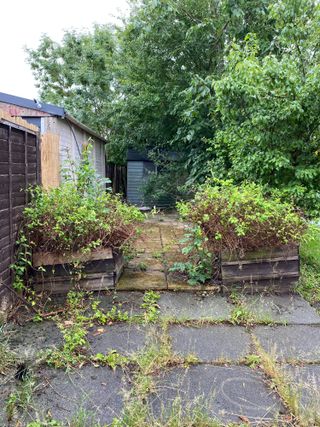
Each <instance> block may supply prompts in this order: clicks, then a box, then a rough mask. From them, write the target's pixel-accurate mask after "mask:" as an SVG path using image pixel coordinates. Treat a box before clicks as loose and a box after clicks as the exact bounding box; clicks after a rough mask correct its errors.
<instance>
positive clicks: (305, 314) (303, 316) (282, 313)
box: [245, 295, 320, 325]
mask: <svg viewBox="0 0 320 427" xmlns="http://www.w3.org/2000/svg"><path fill="white" fill-rule="evenodd" d="M245 304H246V305H247V307H248V308H249V310H250V311H251V312H252V313H254V314H255V316H256V317H257V318H258V319H260V320H266V319H270V320H273V321H276V322H286V323H288V324H305V325H308V324H320V316H319V315H318V313H317V311H316V310H315V309H314V308H313V307H311V306H310V304H309V303H308V302H307V301H306V300H304V299H303V298H301V297H300V296H299V295H271V296H264V295H252V296H246V297H245Z"/></svg>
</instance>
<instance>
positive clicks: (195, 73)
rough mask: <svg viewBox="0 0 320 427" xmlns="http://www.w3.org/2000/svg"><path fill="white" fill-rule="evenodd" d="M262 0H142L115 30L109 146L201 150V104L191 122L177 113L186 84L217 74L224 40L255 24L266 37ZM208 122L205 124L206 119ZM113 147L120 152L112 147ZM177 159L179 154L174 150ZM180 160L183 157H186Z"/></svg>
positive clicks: (265, 1)
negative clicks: (114, 81) (115, 95)
mask: <svg viewBox="0 0 320 427" xmlns="http://www.w3.org/2000/svg"><path fill="white" fill-rule="evenodd" d="M269 4H270V0H177V1H171V0H157V1H153V0H143V1H142V2H140V3H139V5H138V6H135V7H133V9H132V13H131V16H130V17H129V19H128V21H127V23H126V26H125V28H124V30H123V31H121V32H120V33H119V55H118V56H117V65H118V66H117V87H116V89H117V93H118V98H117V101H116V102H115V103H114V111H115V113H114V115H113V118H114V120H113V123H112V127H111V135H110V138H111V141H112V143H113V148H114V150H112V152H113V153H116V155H117V156H118V155H119V148H121V147H123V148H125V147H127V146H128V145H130V146H134V147H137V148H140V147H143V148H144V149H148V148H155V147H158V148H159V147H162V148H166V149H171V150H174V151H179V152H180V153H186V155H185V156H184V157H185V159H184V160H187V159H188V158H190V157H189V156H190V153H192V158H193V159H194V158H195V156H194V155H193V154H196V155H200V157H201V155H202V153H203V147H201V146H199V145H200V144H199V138H203V137H206V136H207V135H211V134H212V132H211V131H210V130H209V129H208V123H207V114H208V110H207V108H205V106H202V107H201V115H199V116H198V117H197V123H196V124H195V123H193V125H194V126H190V125H191V123H190V122H188V120H186V118H185V112H186V113H188V111H189V108H190V105H189V102H188V100H187V99H186V98H185V95H184V91H186V90H187V89H188V88H189V87H190V86H191V85H192V82H193V81H195V80H199V79H200V80H201V79H205V78H206V77H207V76H209V75H215V76H216V75H220V74H221V72H222V71H223V69H224V51H225V48H226V45H227V43H228V42H229V40H232V39H233V38H234V37H235V38H242V37H243V35H245V34H246V33H247V32H248V31H256V32H257V33H258V34H259V36H260V37H261V39H262V40H265V44H266V45H268V44H269V39H270V38H271V36H270V31H272V30H273V28H272V26H271V24H270V17H269V15H268V5H269ZM209 126H210V128H211V124H210V125H209ZM120 154H121V153H120ZM182 159H183V156H182ZM187 165H188V164H187Z"/></svg>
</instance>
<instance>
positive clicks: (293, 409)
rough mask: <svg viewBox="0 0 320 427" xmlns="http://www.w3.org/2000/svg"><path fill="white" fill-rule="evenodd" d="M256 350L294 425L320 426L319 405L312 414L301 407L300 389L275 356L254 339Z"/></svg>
mask: <svg viewBox="0 0 320 427" xmlns="http://www.w3.org/2000/svg"><path fill="white" fill-rule="evenodd" d="M252 338H253V342H254V346H255V349H256V356H257V358H259V362H258V359H256V360H257V362H258V363H259V366H260V367H261V368H262V370H263V371H264V372H265V374H266V375H267V377H268V378H269V382H270V385H271V387H272V388H274V389H276V391H277V392H278V394H279V396H280V397H281V399H282V401H283V402H284V404H285V406H286V407H287V409H288V410H289V412H290V414H291V415H292V419H293V425H298V426H300V427H309V426H317V425H320V413H319V408H318V405H317V407H316V411H312V412H310V411H309V410H304V409H303V408H302V407H301V403H300V395H301V390H299V387H298V386H297V385H296V384H294V383H293V382H292V381H290V380H289V379H288V373H286V372H285V371H284V370H283V369H282V368H281V366H279V364H277V362H276V357H275V354H269V353H267V352H266V351H265V350H264V349H263V348H262V346H261V345H260V342H259V340H258V339H257V338H256V337H254V336H253V337H252Z"/></svg>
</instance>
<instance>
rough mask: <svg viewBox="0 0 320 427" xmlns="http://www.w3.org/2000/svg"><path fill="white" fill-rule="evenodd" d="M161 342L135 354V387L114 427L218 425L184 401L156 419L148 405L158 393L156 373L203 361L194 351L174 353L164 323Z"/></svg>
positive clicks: (159, 340) (216, 426) (112, 426)
mask: <svg viewBox="0 0 320 427" xmlns="http://www.w3.org/2000/svg"><path fill="white" fill-rule="evenodd" d="M157 338H158V340H157V342H151V344H150V345H149V346H147V347H146V348H145V349H143V350H142V351H139V352H137V353H136V354H134V355H132V357H131V362H132V363H133V366H134V371H133V381H132V385H133V387H132V389H131V391H130V392H129V394H128V395H127V398H126V405H125V409H124V412H123V416H122V418H121V419H120V418H118V419H115V420H114V421H113V423H112V424H111V427H163V426H167V427H218V426H221V424H220V423H219V422H217V421H216V420H213V419H210V418H209V417H208V416H207V415H206V414H205V413H204V411H203V407H202V408H201V409H200V408H199V410H198V409H197V407H196V405H194V406H195V407H194V408H192V409H191V403H192V402H190V408H187V409H186V408H182V403H181V402H180V401H178V400H177V401H175V403H174V405H173V407H172V409H171V411H170V412H169V413H163V414H162V415H161V416H160V417H159V418H155V416H154V414H153V413H152V412H151V410H150V407H149V405H148V397H149V395H150V393H155V392H156V384H155V378H156V375H157V374H159V373H161V372H163V371H164V370H165V369H168V368H170V367H173V366H184V367H186V368H187V367H188V366H190V365H193V364H196V363H199V360H198V358H197V357H196V356H194V355H193V354H190V355H187V356H186V357H184V358H183V357H181V356H178V355H176V354H174V353H173V352H172V347H171V341H170V337H169V335H168V332H167V327H166V326H165V325H163V329H162V333H161V334H160V335H159V336H158V337H157Z"/></svg>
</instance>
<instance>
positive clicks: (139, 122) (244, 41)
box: [29, 0, 320, 214]
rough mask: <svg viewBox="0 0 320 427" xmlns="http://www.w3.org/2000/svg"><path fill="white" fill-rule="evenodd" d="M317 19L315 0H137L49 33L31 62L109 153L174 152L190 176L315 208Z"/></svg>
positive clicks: (319, 202)
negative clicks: (98, 22)
mask: <svg viewBox="0 0 320 427" xmlns="http://www.w3.org/2000/svg"><path fill="white" fill-rule="evenodd" d="M319 17H320V9H319V4H318V2H317V1H316V0H175V1H173V0H141V1H140V2H133V3H132V10H131V14H130V16H129V17H128V19H127V20H126V22H125V25H124V27H123V28H118V29H117V30H115V31H111V30H110V28H108V27H95V28H94V31H93V32H92V34H76V33H70V32H68V33H66V35H65V38H64V39H63V41H62V43H61V44H60V45H58V44H56V43H54V42H53V41H52V40H50V39H49V38H48V37H44V38H43V39H42V40H41V43H40V46H39V48H38V49H36V50H33V51H32V50H30V51H29V60H30V63H31V66H32V68H33V70H34V72H35V74H36V77H37V80H38V82H39V87H40V93H41V96H42V98H43V99H44V100H47V101H51V102H56V103H60V104H61V103H63V104H64V105H66V106H67V107H68V108H69V110H70V111H72V112H73V114H75V115H76V117H78V118H79V119H80V120H82V121H84V122H85V123H87V124H89V125H90V126H92V127H94V128H95V129H97V130H98V131H102V132H104V133H105V134H106V133H108V138H109V141H110V144H109V146H110V156H111V157H112V158H113V160H115V161H118V162H120V161H121V160H123V153H124V152H125V149H126V148H127V147H128V146H131V147H136V148H139V149H145V150H150V149H153V150H156V149H160V151H162V152H163V150H168V151H176V152H179V153H180V154H181V156H180V167H181V168H183V169H184V171H185V173H186V180H187V183H188V184H190V185H191V184H196V183H199V182H202V181H203V180H204V179H205V178H206V176H211V175H213V176H217V177H232V178H233V179H234V180H235V182H241V181H244V180H251V181H258V182H260V183H262V184H264V185H265V186H266V190H269V189H277V190H279V191H280V192H281V194H282V195H285V196H286V197H290V198H293V199H294V200H295V201H296V202H297V203H298V204H299V205H300V206H302V207H303V208H305V209H306V210H307V211H308V212H309V213H311V214H317V213H318V212H319V211H320V196H319V190H318V188H317V183H318V182H319V178H320V176H319V171H320V168H319V137H320V134H319V125H320V123H319V117H320V114H319V113H320V111H319V109H320V103H319V101H318V97H319V82H320V79H319V77H320V76H319V72H320V71H319V65H320V64H319V43H320V41H319V40H320V25H319V24H320V22H319V19H320V18H319ZM161 182H162V183H163V182H164V181H163V180H161Z"/></svg>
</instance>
